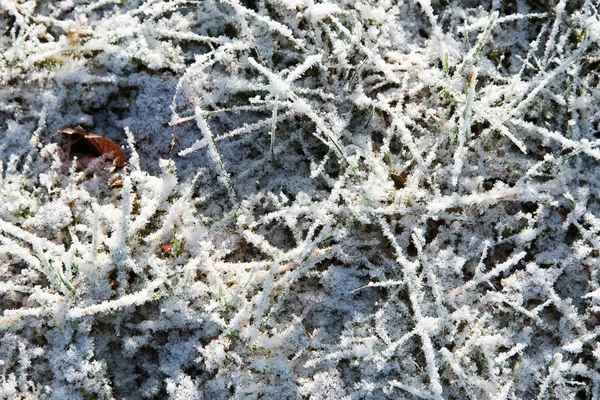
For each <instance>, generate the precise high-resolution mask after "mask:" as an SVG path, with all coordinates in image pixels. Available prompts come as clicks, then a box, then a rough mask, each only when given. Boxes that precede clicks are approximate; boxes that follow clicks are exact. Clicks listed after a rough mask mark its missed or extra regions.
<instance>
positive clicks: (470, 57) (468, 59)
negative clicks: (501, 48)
mask: <svg viewBox="0 0 600 400" xmlns="http://www.w3.org/2000/svg"><path fill="white" fill-rule="evenodd" d="M497 18H498V11H494V12H493V13H492V15H491V18H490V20H489V21H488V23H487V26H486V28H485V31H483V33H482V34H481V35H479V39H478V40H477V43H476V44H475V46H474V47H473V48H472V49H471V51H469V53H468V54H467V55H466V56H465V57H464V59H463V62H462V64H461V68H459V70H463V69H465V68H467V66H468V65H470V64H473V63H474V62H475V60H476V59H477V57H478V56H479V53H480V52H481V50H482V49H483V46H484V45H485V42H486V41H487V39H488V38H489V36H490V34H491V33H492V30H493V29H494V26H495V24H496V19H497Z"/></svg>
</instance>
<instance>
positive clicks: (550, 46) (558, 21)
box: [542, 0, 567, 65]
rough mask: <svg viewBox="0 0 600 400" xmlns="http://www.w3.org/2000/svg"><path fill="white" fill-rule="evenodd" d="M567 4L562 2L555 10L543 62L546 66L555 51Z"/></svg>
mask: <svg viewBox="0 0 600 400" xmlns="http://www.w3.org/2000/svg"><path fill="white" fill-rule="evenodd" d="M566 5H567V2H566V1H565V0H560V1H559V2H558V4H557V5H556V8H555V17H554V23H553V24H552V30H551V31H550V35H549V36H548V39H547V40H546V50H545V51H544V58H543V60H542V64H543V65H545V64H547V63H548V57H550V53H551V52H552V50H554V45H555V42H556V40H555V38H556V35H557V34H558V30H559V29H560V27H561V26H562V25H563V23H564V22H563V13H564V12H565V6H566Z"/></svg>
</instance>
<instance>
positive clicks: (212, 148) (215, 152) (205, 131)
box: [196, 107, 236, 204]
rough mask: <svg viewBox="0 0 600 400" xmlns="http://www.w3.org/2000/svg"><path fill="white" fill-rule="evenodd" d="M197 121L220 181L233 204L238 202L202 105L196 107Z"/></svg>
mask: <svg viewBox="0 0 600 400" xmlns="http://www.w3.org/2000/svg"><path fill="white" fill-rule="evenodd" d="M196 123H197V125H198V128H200V132H202V135H203V136H204V138H203V140H204V141H205V142H206V143H207V144H208V145H209V146H208V155H209V157H210V158H211V160H212V161H213V162H214V163H215V164H216V166H217V167H218V171H219V178H220V181H221V182H222V183H223V184H224V185H225V187H226V188H227V191H228V193H229V198H230V199H231V202H232V204H236V195H235V190H234V189H233V186H232V185H231V180H230V176H229V173H228V172H227V170H226V169H225V164H224V163H223V159H222V158H221V153H219V148H218V147H217V143H216V141H215V138H214V136H213V134H212V132H211V130H210V127H209V126H208V122H206V119H205V118H204V116H203V115H202V109H201V108H200V107H196Z"/></svg>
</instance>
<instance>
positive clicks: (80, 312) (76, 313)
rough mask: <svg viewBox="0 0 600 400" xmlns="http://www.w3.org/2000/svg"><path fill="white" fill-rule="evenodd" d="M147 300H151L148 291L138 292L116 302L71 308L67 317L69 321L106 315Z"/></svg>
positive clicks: (110, 301)
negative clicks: (88, 316)
mask: <svg viewBox="0 0 600 400" xmlns="http://www.w3.org/2000/svg"><path fill="white" fill-rule="evenodd" d="M149 300H151V297H150V293H149V291H148V290H147V289H143V290H140V291H139V292H136V293H132V294H128V295H125V296H122V297H120V298H118V299H117V300H109V301H105V302H103V303H100V304H95V305H93V306H89V307H73V308H71V309H69V312H68V314H67V315H68V317H69V318H71V319H79V318H82V317H85V316H87V315H94V314H98V313H106V312H109V311H112V310H116V309H118V308H123V307H132V306H139V305H142V304H144V303H146V302H147V301H149Z"/></svg>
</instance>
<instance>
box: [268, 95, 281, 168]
mask: <svg viewBox="0 0 600 400" xmlns="http://www.w3.org/2000/svg"><path fill="white" fill-rule="evenodd" d="M278 106H279V96H275V105H274V106H273V114H272V116H271V144H270V151H271V161H272V162H273V163H274V162H275V128H276V127H277V123H276V121H277V108H278Z"/></svg>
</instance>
